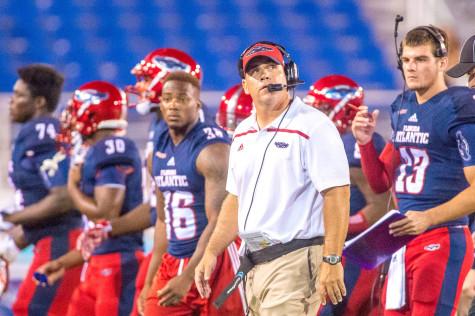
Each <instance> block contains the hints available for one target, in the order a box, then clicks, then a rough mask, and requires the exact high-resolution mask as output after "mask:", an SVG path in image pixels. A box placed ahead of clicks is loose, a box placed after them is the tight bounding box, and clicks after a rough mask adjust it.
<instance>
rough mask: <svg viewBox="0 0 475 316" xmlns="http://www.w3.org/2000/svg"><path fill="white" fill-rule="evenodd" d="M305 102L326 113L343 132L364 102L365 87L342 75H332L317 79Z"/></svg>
mask: <svg viewBox="0 0 475 316" xmlns="http://www.w3.org/2000/svg"><path fill="white" fill-rule="evenodd" d="M304 102H305V103H307V104H308V105H311V106H313V107H315V108H317V109H319V110H320V111H322V112H323V113H325V114H326V115H327V116H328V117H329V118H330V119H331V120H332V121H333V123H335V125H336V127H337V128H338V131H339V132H340V133H341V134H343V133H345V132H346V131H347V129H348V127H349V126H351V123H352V121H353V119H354V117H355V115H356V110H355V109H354V108H352V107H350V106H349V104H351V105H352V106H353V107H359V106H360V105H362V104H363V102H364V92H363V88H362V87H361V86H359V85H358V84H357V83H356V82H355V81H353V80H352V79H350V78H348V77H346V76H342V75H330V76H326V77H323V78H320V79H319V80H317V81H316V82H315V83H314V84H313V85H312V86H311V87H310V90H309V92H308V94H307V96H306V97H305V98H304Z"/></svg>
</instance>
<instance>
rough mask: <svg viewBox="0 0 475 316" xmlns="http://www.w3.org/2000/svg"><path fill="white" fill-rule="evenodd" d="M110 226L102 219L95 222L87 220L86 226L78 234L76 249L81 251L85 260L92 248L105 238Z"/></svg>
mask: <svg viewBox="0 0 475 316" xmlns="http://www.w3.org/2000/svg"><path fill="white" fill-rule="evenodd" d="M111 230H112V226H111V224H110V222H109V221H106V220H102V221H99V222H97V223H94V222H89V223H88V225H87V228H86V229H85V230H84V231H83V232H82V233H81V235H79V237H78V239H77V241H76V249H77V250H79V251H80V252H81V255H82V257H83V259H84V260H85V261H88V260H89V258H90V257H91V255H92V253H93V252H94V250H95V249H96V248H97V247H98V246H99V245H100V244H101V243H102V242H103V241H104V240H106V239H107V238H109V232H110V231H111Z"/></svg>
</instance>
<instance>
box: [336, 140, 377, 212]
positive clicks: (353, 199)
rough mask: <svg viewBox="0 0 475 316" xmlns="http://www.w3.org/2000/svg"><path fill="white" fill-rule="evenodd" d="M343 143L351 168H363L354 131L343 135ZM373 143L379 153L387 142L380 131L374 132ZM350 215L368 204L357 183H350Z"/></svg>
mask: <svg viewBox="0 0 475 316" xmlns="http://www.w3.org/2000/svg"><path fill="white" fill-rule="evenodd" d="M341 139H342V140H343V145H344V146H345V152H346V157H347V158H348V164H349V166H350V168H360V169H361V154H360V148H359V146H358V144H357V143H356V139H355V137H354V136H353V134H352V133H346V134H344V135H342V136H341ZM373 143H374V146H375V148H376V151H377V152H378V154H380V153H381V152H382V151H383V148H384V146H385V145H386V142H385V141H384V138H383V136H381V135H379V134H378V133H374V134H373ZM350 193H351V195H350V215H355V214H356V213H357V212H358V211H360V210H361V209H362V208H363V207H365V206H366V199H365V198H364V195H363V193H362V192H361V191H360V190H359V189H358V187H357V186H356V185H355V184H351V185H350Z"/></svg>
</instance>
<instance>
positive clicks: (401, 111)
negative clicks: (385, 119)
mask: <svg viewBox="0 0 475 316" xmlns="http://www.w3.org/2000/svg"><path fill="white" fill-rule="evenodd" d="M406 113H407V109H400V110H399V114H406Z"/></svg>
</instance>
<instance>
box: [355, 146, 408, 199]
mask: <svg viewBox="0 0 475 316" xmlns="http://www.w3.org/2000/svg"><path fill="white" fill-rule="evenodd" d="M358 146H359V147H360V153H361V168H362V169H363V173H364V175H365V177H366V179H367V180H368V183H369V185H370V186H371V189H372V190H373V191H374V192H375V193H383V192H386V191H387V190H389V188H391V186H392V181H393V179H392V177H393V176H392V175H393V174H394V171H395V169H396V167H397V165H398V164H399V162H400V159H399V156H398V155H397V152H396V150H395V148H394V146H393V144H392V143H388V144H387V145H386V146H385V147H384V149H383V151H382V153H381V155H378V151H377V150H376V148H375V146H374V143H373V141H370V142H369V143H368V144H366V145H358Z"/></svg>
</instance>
